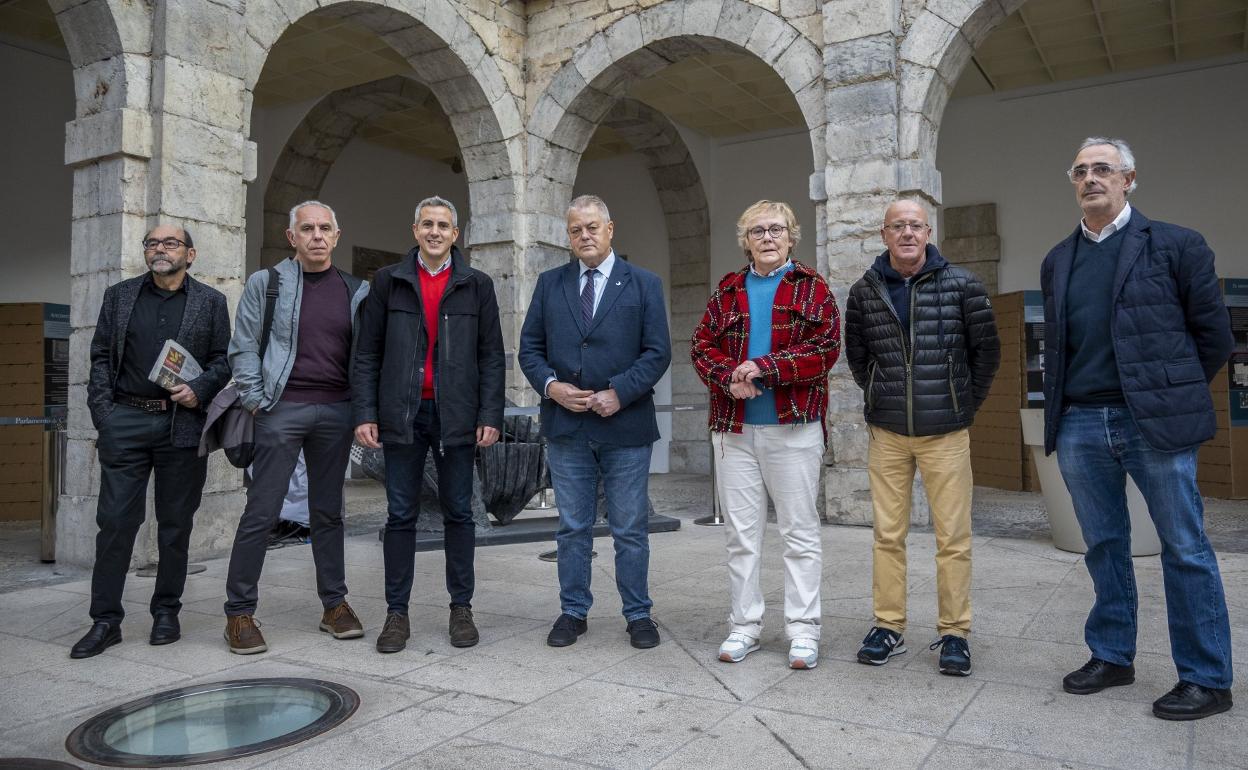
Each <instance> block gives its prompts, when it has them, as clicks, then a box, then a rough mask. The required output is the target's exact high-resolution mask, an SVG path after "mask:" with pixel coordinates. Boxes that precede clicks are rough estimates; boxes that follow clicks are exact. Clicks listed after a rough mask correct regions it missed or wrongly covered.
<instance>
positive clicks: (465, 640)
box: [450, 607, 481, 647]
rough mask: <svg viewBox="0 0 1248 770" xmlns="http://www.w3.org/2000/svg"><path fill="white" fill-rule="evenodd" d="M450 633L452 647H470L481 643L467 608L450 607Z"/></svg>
mask: <svg viewBox="0 0 1248 770" xmlns="http://www.w3.org/2000/svg"><path fill="white" fill-rule="evenodd" d="M450 632H451V646H452V647H471V646H473V645H474V644H476V643H477V642H479V641H481V636H480V635H479V634H478V633H477V627H476V625H475V624H474V623H473V622H472V610H471V609H469V608H468V607H451V621H450Z"/></svg>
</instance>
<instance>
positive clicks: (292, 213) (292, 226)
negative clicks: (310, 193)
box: [290, 201, 338, 231]
mask: <svg viewBox="0 0 1248 770" xmlns="http://www.w3.org/2000/svg"><path fill="white" fill-rule="evenodd" d="M308 206H320V207H321V208H323V209H325V210H326V211H328V212H329V221H330V222H332V223H333V225H334V230H335V231H337V230H338V215H337V214H335V213H334V210H333V209H331V208H330V207H329V206H326V205H325V204H324V203H321V202H320V201H304V202H303V203H296V204H295V207H294V208H292V209H291V210H290V229H291V231H294V229H295V217H296V216H298V214H299V209H306V208H307V207H308Z"/></svg>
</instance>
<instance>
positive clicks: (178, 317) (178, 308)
mask: <svg viewBox="0 0 1248 770" xmlns="http://www.w3.org/2000/svg"><path fill="white" fill-rule="evenodd" d="M184 310H186V281H183V282H182V285H181V286H180V287H178V289H177V290H175V291H168V290H166V289H162V288H160V287H159V286H157V285H156V283H155V282H154V281H152V276H151V274H150V273H149V274H148V276H147V278H146V280H144V281H143V288H142V289H140V290H139V296H138V298H137V299H136V300H135V301H134V309H133V310H131V311H130V322H129V324H127V326H126V346H125V351H124V353H123V354H122V359H121V370H120V371H119V372H118V373H117V385H116V387H115V388H114V392H115V393H125V394H126V395H129V396H138V397H139V398H169V391H167V390H165V389H164V388H162V387H160V386H159V385H157V384H156V383H154V382H152V381H150V380H149V379H147V375H148V372H150V371H152V366H154V365H155V364H156V358H157V357H158V356H159V355H160V349H161V348H162V347H164V344H165V340H168V339H170V338H173V337H176V336H177V335H178V329H179V328H180V327H181V326H182V313H183V311H184Z"/></svg>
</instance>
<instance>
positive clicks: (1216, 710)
mask: <svg viewBox="0 0 1248 770" xmlns="http://www.w3.org/2000/svg"><path fill="white" fill-rule="evenodd" d="M1230 708H1231V691H1230V690H1215V689H1214V688H1212V687H1202V686H1201V685H1198V684H1192V683H1191V682H1179V683H1178V684H1176V685H1175V686H1174V689H1173V690H1171V691H1170V692H1168V693H1166V694H1165V695H1163V696H1161V697H1160V698H1158V699H1157V700H1155V701H1153V716H1155V717H1157V718H1159V719H1174V720H1185V719H1204V718H1205V717H1209V716H1213V715H1214V714H1221V713H1222V712H1223V711H1229V710H1230Z"/></svg>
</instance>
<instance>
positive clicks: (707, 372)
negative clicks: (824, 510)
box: [691, 200, 841, 669]
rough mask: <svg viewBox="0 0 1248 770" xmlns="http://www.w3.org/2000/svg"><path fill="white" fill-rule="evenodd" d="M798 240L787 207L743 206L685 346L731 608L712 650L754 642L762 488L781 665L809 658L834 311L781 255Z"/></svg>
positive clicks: (823, 285) (809, 273)
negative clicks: (702, 419) (776, 545)
mask: <svg viewBox="0 0 1248 770" xmlns="http://www.w3.org/2000/svg"><path fill="white" fill-rule="evenodd" d="M800 239H801V228H800V227H799V226H798V224H797V220H796V218H795V217H794V215H793V209H792V208H790V207H789V205H788V204H786V203H782V202H779V201H767V200H762V201H759V202H758V203H755V204H754V205H752V206H750V207H749V208H747V209H746V210H745V213H743V214H742V215H741V218H740V219H739V220H738V221H737V240H738V242H739V243H740V244H741V248H742V249H743V250H744V251H745V255H746V257H747V259H748V260H749V263H748V264H747V265H746V266H745V267H744V268H742V269H741V270H739V271H737V272H735V273H730V274H728V275H727V276H725V277H724V279H723V280H721V281H720V282H719V286H718V288H716V289H715V293H714V294H712V295H711V299H710V301H709V302H708V303H707V306H706V313H705V314H704V315H703V316H702V322H701V323H700V324H698V327H697V329H695V330H694V332H693V348H692V351H691V355H692V357H693V365H694V367H695V368H696V369H697V372H698V376H699V377H701V378H702V381H703V382H705V383H706V386H707V388H708V389H709V390H710V393H711V410H710V428H711V431H712V434H711V442H712V444H713V446H714V448H715V484H716V492H717V494H718V495H719V501H720V506H721V507H722V509H723V511H724V524H725V526H724V531H725V533H726V534H727V541H728V543H727V544H728V576H729V587H730V591H731V602H732V612H731V613H730V614H729V616H728V622H729V634H728V638H727V639H725V640H724V643H723V644H722V645H721V646H720V648H719V659H720V660H722V661H725V662H729V663H736V662H739V661H741V660H743V659H744V658H745V656H746V655H748V654H750V653H751V652H753V651H754V650H757V649H758V646H759V644H758V639H759V637H760V636H761V634H762V630H763V593H762V589H761V587H760V583H759V570H760V566H761V551H762V545H763V534H764V530H765V529H766V525H767V499H768V497H770V498H771V500H772V502H773V503H774V504H775V508H776V521H777V522H778V524H779V526H780V533H781V535H782V536H783V537H784V620H785V636H786V637H787V638H788V639H789V642H790V646H789V666H790V667H792V668H796V669H808V668H814V667H815V666H816V665H817V663H818V660H819V630H820V602H819V585H820V581H821V578H822V572H823V549H822V544H821V540H820V531H819V526H820V518H819V512H818V510H816V508H815V495H816V493H817V490H818V484H819V467H820V464H821V461H822V459H823V450H824V444H825V442H826V433H825V430H824V425H823V418H824V415H825V414H826V413H827V409H828V371H829V370H830V369H831V368H832V365H833V364H834V363H836V358H837V355H838V354H839V353H840V349H841V319H840V313H839V312H838V310H837V308H836V300H835V299H834V298H833V297H832V292H831V290H829V289H828V284H827V282H825V281H824V280H823V277H822V276H820V275H819V274H818V273H817V272H815V271H814V270H813V269H811V268H810V267H807V266H806V265H804V264H802V263H801V262H798V261H796V260H794V259H791V258H790V257H789V253H790V252H791V251H792V250H793V248H794V247H795V246H797V243H798V241H799V240H800Z"/></svg>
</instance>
